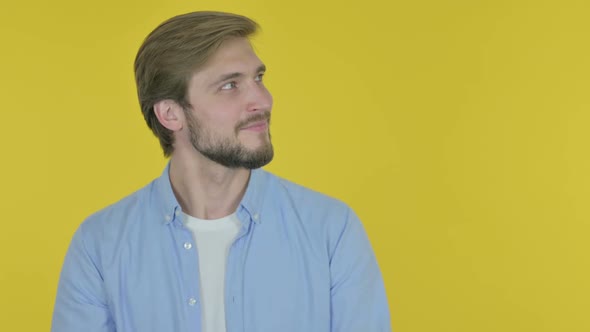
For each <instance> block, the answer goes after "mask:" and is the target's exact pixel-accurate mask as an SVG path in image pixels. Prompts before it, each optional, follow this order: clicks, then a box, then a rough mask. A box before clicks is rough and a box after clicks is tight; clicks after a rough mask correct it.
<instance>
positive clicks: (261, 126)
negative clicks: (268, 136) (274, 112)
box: [242, 120, 268, 131]
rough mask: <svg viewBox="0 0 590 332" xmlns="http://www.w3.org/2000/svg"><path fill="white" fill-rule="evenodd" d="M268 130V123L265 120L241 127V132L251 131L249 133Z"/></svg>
mask: <svg viewBox="0 0 590 332" xmlns="http://www.w3.org/2000/svg"><path fill="white" fill-rule="evenodd" d="M266 128H268V122H267V121H266V120H262V121H257V122H254V123H251V124H249V125H247V126H246V127H243V128H242V130H251V131H264V130H266Z"/></svg>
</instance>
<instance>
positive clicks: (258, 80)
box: [255, 73, 264, 82]
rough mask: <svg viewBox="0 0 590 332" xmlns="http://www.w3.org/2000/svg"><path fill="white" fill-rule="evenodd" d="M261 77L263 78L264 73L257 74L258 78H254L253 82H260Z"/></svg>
mask: <svg viewBox="0 0 590 332" xmlns="http://www.w3.org/2000/svg"><path fill="white" fill-rule="evenodd" d="M262 76H264V73H260V74H258V76H256V78H255V80H256V81H257V82H262Z"/></svg>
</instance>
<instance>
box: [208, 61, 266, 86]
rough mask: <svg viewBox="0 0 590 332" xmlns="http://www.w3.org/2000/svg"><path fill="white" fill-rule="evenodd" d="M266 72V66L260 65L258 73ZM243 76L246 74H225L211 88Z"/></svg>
mask: <svg viewBox="0 0 590 332" xmlns="http://www.w3.org/2000/svg"><path fill="white" fill-rule="evenodd" d="M265 71H266V66H265V65H263V64H262V65H260V66H258V68H256V72H257V73H260V72H265ZM241 76H244V74H243V73H238V72H235V73H229V74H224V75H221V76H220V77H219V78H218V79H217V80H215V82H213V83H211V86H215V85H217V84H220V83H221V82H223V81H227V80H231V79H232V78H238V77H241Z"/></svg>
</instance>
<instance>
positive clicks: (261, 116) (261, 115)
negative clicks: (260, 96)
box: [236, 111, 270, 131]
mask: <svg viewBox="0 0 590 332" xmlns="http://www.w3.org/2000/svg"><path fill="white" fill-rule="evenodd" d="M262 120H266V121H267V122H268V123H269V124H270V112H268V111H267V112H264V113H258V114H256V115H253V116H251V117H249V118H247V119H245V120H242V121H240V122H239V123H238V125H237V126H236V131H237V130H240V129H241V128H244V127H247V126H249V125H251V124H252V123H254V122H258V121H262Z"/></svg>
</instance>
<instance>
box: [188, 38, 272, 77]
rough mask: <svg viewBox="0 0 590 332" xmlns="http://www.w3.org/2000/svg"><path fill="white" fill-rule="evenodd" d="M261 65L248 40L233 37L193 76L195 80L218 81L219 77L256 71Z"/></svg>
mask: <svg viewBox="0 0 590 332" xmlns="http://www.w3.org/2000/svg"><path fill="white" fill-rule="evenodd" d="M261 64H262V61H260V59H259V58H258V56H257V55H256V53H255V52H254V49H253V48H252V45H251V44H250V41H249V40H248V39H247V38H243V37H233V38H230V39H228V40H226V41H224V42H223V43H222V44H221V45H220V46H219V48H218V49H217V50H216V51H215V53H213V55H212V56H211V58H209V59H208V60H207V62H205V64H204V65H203V66H202V67H201V68H200V69H198V70H197V72H196V73H195V74H194V75H193V80H195V79H196V80H208V79H216V78H217V77H218V76H219V75H223V74H227V73H233V72H237V73H243V74H247V73H250V72H253V71H256V69H257V68H258V67H259V66H260V65H261Z"/></svg>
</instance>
